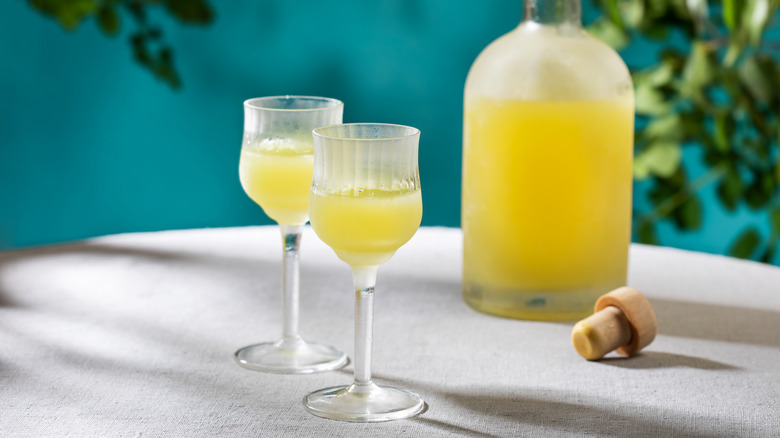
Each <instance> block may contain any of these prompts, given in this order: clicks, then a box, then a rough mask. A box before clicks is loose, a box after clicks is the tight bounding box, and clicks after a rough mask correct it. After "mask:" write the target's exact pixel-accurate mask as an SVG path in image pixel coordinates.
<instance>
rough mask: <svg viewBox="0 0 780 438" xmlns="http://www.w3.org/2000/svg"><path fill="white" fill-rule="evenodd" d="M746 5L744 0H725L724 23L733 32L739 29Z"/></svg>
mask: <svg viewBox="0 0 780 438" xmlns="http://www.w3.org/2000/svg"><path fill="white" fill-rule="evenodd" d="M744 6H745V2H744V0H723V23H724V24H725V25H726V28H728V29H729V30H730V31H731V33H732V34H735V33H736V32H737V31H738V30H739V25H740V23H741V21H740V19H739V18H740V17H742V10H743V9H744Z"/></svg>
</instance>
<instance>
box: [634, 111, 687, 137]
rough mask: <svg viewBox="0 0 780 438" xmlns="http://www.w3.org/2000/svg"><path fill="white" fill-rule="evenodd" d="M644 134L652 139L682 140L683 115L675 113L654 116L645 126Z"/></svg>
mask: <svg viewBox="0 0 780 438" xmlns="http://www.w3.org/2000/svg"><path fill="white" fill-rule="evenodd" d="M643 134H644V135H645V136H647V137H648V138H651V139H658V140H661V139H663V140H673V141H680V140H682V137H683V124H682V120H681V117H680V115H679V114H674V113H672V114H665V115H662V116H658V117H654V118H653V119H652V120H651V121H650V123H648V124H647V126H646V127H645V129H644V132H643Z"/></svg>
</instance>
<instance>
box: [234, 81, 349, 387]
mask: <svg viewBox="0 0 780 438" xmlns="http://www.w3.org/2000/svg"><path fill="white" fill-rule="evenodd" d="M343 110H344V104H343V103H342V102H341V101H339V100H336V99H329V98H324V97H311V96H274V97H260V98H255V99H249V100H247V101H246V102H244V141H243V145H242V147H241V159H240V162H239V168H238V170H239V177H240V179H241V186H242V187H243V188H244V191H245V192H246V193H247V195H249V197H250V198H252V200H254V201H255V202H256V203H257V204H258V205H259V206H260V207H262V208H263V211H265V213H266V214H267V215H268V216H269V217H270V218H271V219H273V220H275V221H276V222H277V223H278V224H279V227H280V229H281V232H282V250H283V251H282V252H283V259H282V261H283V262H282V271H283V273H282V307H283V312H282V319H283V323H282V337H281V339H280V340H278V341H276V342H264V343H260V344H254V345H250V346H247V347H244V348H241V349H240V350H238V351H236V353H235V359H236V361H237V362H238V363H239V364H240V365H241V366H243V367H245V368H249V369H252V370H256V371H264V372H269V373H283V374H304V373H314V372H320V371H329V370H333V369H337V368H341V367H343V366H344V365H346V363H347V361H348V359H347V356H346V354H344V353H343V352H341V351H339V350H337V349H335V348H333V347H330V346H328V345H322V344H316V343H313V342H306V341H304V340H303V339H301V337H300V335H298V319H299V318H298V307H299V306H298V301H299V291H298V285H299V272H298V250H299V247H300V240H301V231H302V230H303V226H304V224H306V221H308V219H309V189H310V187H311V175H312V166H313V164H314V152H313V145H312V135H311V131H312V129H314V128H316V127H318V126H323V125H330V124H334V123H341V117H342V112H343Z"/></svg>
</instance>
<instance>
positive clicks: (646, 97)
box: [634, 82, 669, 115]
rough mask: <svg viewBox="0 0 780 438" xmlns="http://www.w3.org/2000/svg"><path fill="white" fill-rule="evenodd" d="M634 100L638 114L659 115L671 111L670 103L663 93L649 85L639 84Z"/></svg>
mask: <svg viewBox="0 0 780 438" xmlns="http://www.w3.org/2000/svg"><path fill="white" fill-rule="evenodd" d="M634 99H635V102H636V103H635V105H636V112H637V114H641V115H657V114H663V113H665V112H667V111H669V103H668V102H666V99H665V98H664V95H663V93H661V92H660V91H658V90H657V89H656V88H655V87H653V86H652V85H650V84H648V83H644V82H642V83H639V84H637V87H636V90H635V94H634Z"/></svg>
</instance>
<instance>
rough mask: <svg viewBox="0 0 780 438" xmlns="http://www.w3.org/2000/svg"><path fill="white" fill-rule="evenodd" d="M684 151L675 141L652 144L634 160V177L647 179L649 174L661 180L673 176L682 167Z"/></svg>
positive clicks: (661, 141)
mask: <svg viewBox="0 0 780 438" xmlns="http://www.w3.org/2000/svg"><path fill="white" fill-rule="evenodd" d="M681 160H682V150H681V148H680V144H679V143H677V142H674V141H667V140H658V141H653V142H652V143H650V144H649V145H648V146H647V148H645V150H643V151H642V152H641V153H640V154H639V155H637V157H636V158H635V159H634V177H635V178H636V179H642V177H643V176H644V177H645V178H646V177H647V175H649V174H654V175H657V176H659V177H661V178H668V177H670V176H672V175H673V174H674V173H675V172H676V171H677V169H678V168H679V167H680V162H681Z"/></svg>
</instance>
